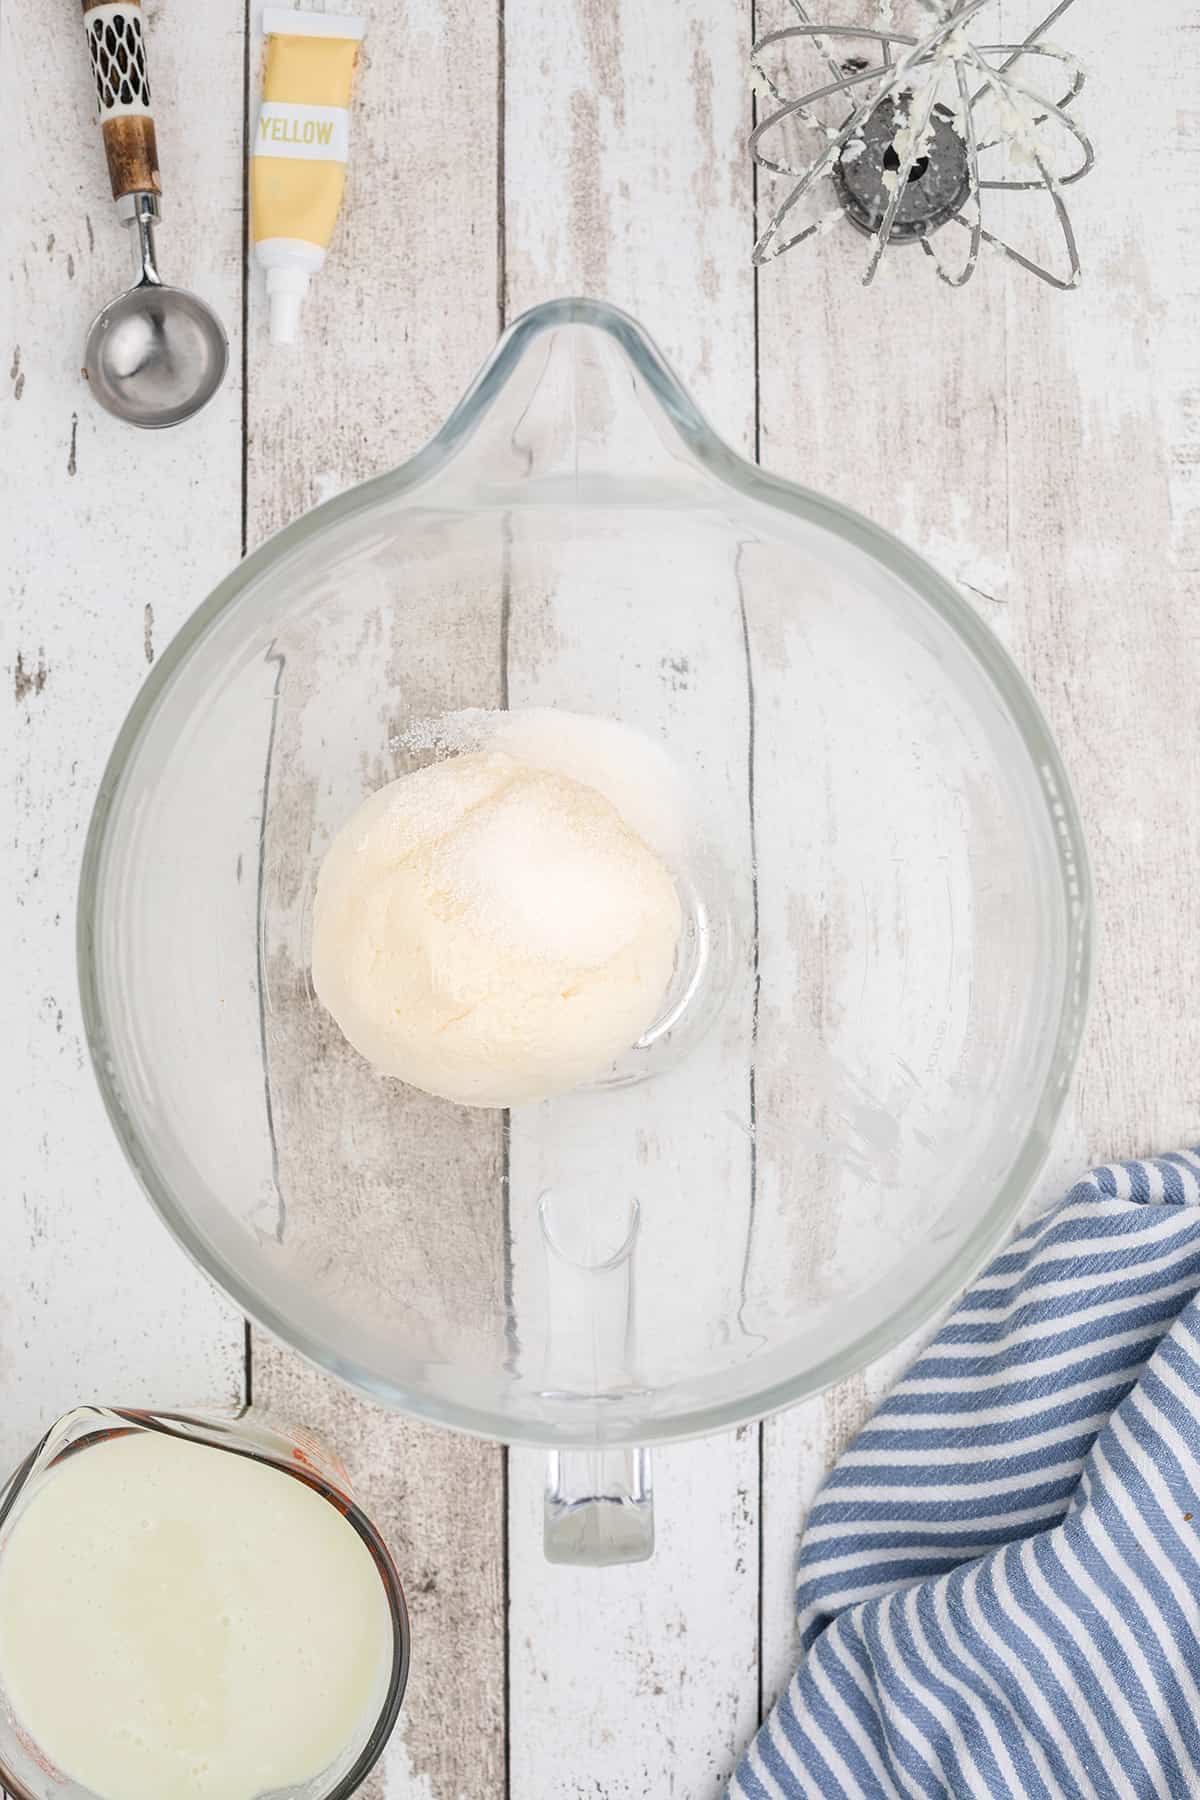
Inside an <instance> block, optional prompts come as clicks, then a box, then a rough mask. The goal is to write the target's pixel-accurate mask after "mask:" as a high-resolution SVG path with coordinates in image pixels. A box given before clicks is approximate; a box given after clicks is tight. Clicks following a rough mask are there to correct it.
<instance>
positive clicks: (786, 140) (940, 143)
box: [750, 0, 1094, 289]
mask: <svg viewBox="0 0 1200 1800" xmlns="http://www.w3.org/2000/svg"><path fill="white" fill-rule="evenodd" d="M995 4H996V0H917V6H916V12H917V15H918V19H919V22H920V24H921V25H923V26H926V27H927V28H926V29H924V30H913V31H902V30H900V29H899V28H898V27H897V25H896V21H895V0H882V4H881V8H880V13H879V18H878V22H877V23H876V24H874V25H860V24H851V23H847V24H837V23H834V22H832V21H814V20H813V19H812V18H810V17H809V14H808V12H807V11H806V8H805V6H804V4H803V0H790V5H791V8H792V11H793V12H794V13H795V15H796V17H797V19H798V21H799V22H798V23H797V24H793V25H788V26H786V27H784V28H782V29H780V30H776V31H769V32H767V33H765V34H764V35H763V36H761V37H760V38H759V39H758V40H757V42H756V43H755V45H754V48H753V51H752V58H751V60H752V65H753V69H754V74H755V80H756V86H757V88H758V91H759V93H760V94H761V95H762V96H764V97H765V98H766V99H768V100H770V101H773V102H777V103H778V104H777V105H776V106H775V108H774V110H772V111H771V112H770V113H769V114H768V115H767V116H766V117H765V118H762V119H760V120H759V121H758V123H757V124H756V125H755V127H754V130H753V131H752V133H751V136H750V150H751V154H752V155H753V157H754V160H755V162H756V163H757V164H758V166H759V167H760V168H761V169H764V170H766V171H767V172H768V173H769V174H770V175H772V176H787V177H792V178H794V185H793V186H792V187H791V188H790V189H789V191H788V192H787V193H786V194H785V196H784V198H783V200H782V201H781V202H780V203H779V204H778V205H777V206H776V207H775V209H774V211H773V212H772V213H771V216H770V219H769V220H768V223H767V225H766V228H765V229H764V230H763V232H762V234H761V235H760V237H759V239H758V242H757V243H756V244H755V246H754V260H755V262H756V263H765V262H768V261H770V260H771V259H772V258H773V257H776V256H779V255H781V254H782V253H783V252H784V251H785V250H790V249H791V248H792V247H793V246H794V245H796V244H800V243H803V242H805V241H806V240H807V239H809V238H813V237H819V236H822V235H824V234H825V233H826V232H828V231H830V230H832V229H833V228H834V227H835V226H836V225H838V224H839V223H840V222H841V220H842V218H843V217H845V218H847V219H849V220H850V222H851V224H852V225H854V226H855V227H857V229H858V230H859V231H861V232H862V233H863V234H864V236H865V237H866V238H867V241H868V245H869V250H868V257H867V267H866V271H865V274H864V276H863V281H864V284H866V283H869V282H871V281H873V280H874V278H875V276H876V274H877V273H878V270H879V267H880V263H881V261H882V258H883V253H884V251H885V250H886V249H888V248H889V246H892V245H896V244H902V243H919V244H920V245H921V248H922V249H923V250H924V251H925V253H926V255H928V256H929V257H931V258H932V259H933V262H934V264H935V266H936V268H937V272H938V274H939V276H940V277H941V279H942V280H943V281H945V282H947V283H949V284H950V286H952V287H961V286H962V285H963V284H964V283H965V282H966V281H968V280H969V279H970V277H971V275H972V274H973V273H974V270H975V266H976V263H977V262H978V259H979V250H980V245H981V244H984V243H986V244H990V245H992V246H993V247H994V248H995V249H997V250H999V251H1001V252H1002V253H1003V254H1004V255H1005V256H1007V257H1010V258H1011V259H1012V261H1014V262H1016V263H1019V264H1020V265H1021V267H1022V268H1025V269H1028V270H1029V271H1030V272H1031V273H1032V274H1034V275H1038V276H1040V277H1041V279H1042V280H1043V281H1046V282H1049V283H1050V285H1051V286H1052V287H1056V288H1064V289H1065V288H1073V287H1075V286H1077V285H1078V282H1079V278H1080V266H1079V255H1078V251H1077V249H1076V243H1075V233H1074V231H1073V229H1072V226H1071V219H1070V215H1069V213H1068V211H1067V207H1066V202H1065V200H1064V198H1063V189H1064V188H1067V187H1070V186H1071V184H1072V183H1074V182H1076V181H1079V180H1081V179H1082V177H1083V176H1084V175H1086V174H1087V172H1088V170H1089V169H1090V168H1091V166H1092V163H1093V160H1094V155H1093V150H1092V146H1091V143H1090V141H1089V139H1088V137H1087V135H1086V133H1085V132H1084V131H1083V129H1082V127H1081V126H1080V124H1079V122H1078V120H1077V119H1076V118H1074V117H1073V116H1072V114H1071V112H1070V110H1069V109H1070V108H1071V106H1072V104H1073V102H1074V101H1075V100H1076V98H1077V97H1078V95H1079V93H1080V91H1081V89H1082V88H1083V84H1084V75H1083V71H1082V69H1081V68H1080V66H1079V64H1078V62H1077V61H1076V60H1075V58H1074V57H1073V56H1071V55H1070V54H1069V53H1068V52H1067V51H1065V50H1062V49H1059V48H1058V47H1057V46H1056V45H1053V44H1050V43H1047V42H1046V39H1045V33H1046V32H1047V31H1048V30H1049V29H1050V28H1051V27H1052V26H1053V25H1054V24H1055V23H1056V21H1057V20H1058V19H1059V18H1061V16H1062V15H1063V13H1065V12H1066V11H1067V9H1068V7H1070V6H1071V4H1072V0H1060V3H1059V4H1058V5H1057V6H1055V7H1054V9H1053V11H1051V12H1050V13H1048V14H1047V15H1046V17H1045V18H1043V19H1041V20H1040V21H1039V22H1038V23H1037V24H1036V25H1035V26H1034V27H1033V28H1032V30H1030V31H1029V32H1028V33H1027V34H1026V35H1025V37H1024V38H1022V39H1021V41H1019V42H1017V43H990V42H983V41H976V36H975V35H970V36H969V35H968V32H967V26H968V25H969V24H970V25H974V24H975V21H976V15H977V14H980V13H982V12H983V11H984V9H985V8H986V7H988V6H993V7H994V6H995ZM805 59H807V61H808V64H809V67H807V68H798V67H797V66H796V65H797V61H799V63H801V64H803V63H804V61H805ZM817 65H819V66H820V70H821V76H817V74H816V66H817ZM1025 65H1029V66H1032V67H1036V68H1037V69H1038V71H1039V72H1040V73H1041V74H1042V75H1043V77H1044V76H1046V75H1049V74H1052V75H1053V76H1054V77H1055V87H1056V90H1058V89H1059V86H1060V84H1061V91H1057V97H1056V98H1053V99H1052V98H1049V97H1048V96H1046V95H1044V94H1043V93H1041V92H1040V91H1039V90H1038V87H1037V86H1035V85H1031V84H1030V81H1029V80H1027V79H1026V74H1027V67H1026V66H1025ZM822 76H823V79H822V78H821V77H822ZM1035 80H1036V76H1035ZM798 88H800V89H801V90H802V91H800V92H797V91H796V90H797V89H798ZM847 105H849V107H850V110H849V111H847V110H846V109H847ZM1064 163H1065V167H1064V166H1060V165H1061V164H1064ZM1034 190H1042V191H1044V192H1045V193H1046V194H1047V195H1048V197H1049V200H1050V203H1051V207H1052V209H1053V217H1054V219H1055V221H1056V223H1057V228H1058V231H1059V233H1060V235H1061V239H1062V243H1063V246H1064V249H1065V256H1066V263H1065V268H1064V270H1063V272H1061V273H1056V272H1055V271H1054V269H1052V268H1051V267H1049V266H1048V265H1047V263H1045V262H1043V261H1040V260H1038V259H1037V257H1035V256H1031V255H1027V254H1025V252H1024V251H1022V250H1019V249H1017V248H1016V247H1015V246H1014V245H1013V244H1012V243H1010V242H1007V241H1006V240H1005V239H1004V238H1003V237H1001V236H1000V235H998V233H997V232H996V231H994V230H992V229H989V228H988V227H987V226H986V225H985V223H984V203H985V202H984V196H985V195H992V196H995V197H996V198H997V199H998V198H999V196H1000V195H1001V194H1003V193H1004V192H1008V193H1020V192H1032V191H1034ZM830 200H832V201H833V204H832V205H831V204H830ZM952 223H953V224H955V225H957V226H958V227H960V229H961V230H962V231H964V232H965V234H966V237H965V253H964V255H963V256H962V257H961V258H960V259H959V260H957V261H953V260H948V259H947V258H946V257H944V256H943V255H942V254H941V248H940V245H939V244H938V243H937V242H936V241H935V240H936V239H938V238H939V237H940V234H941V232H942V230H943V228H944V227H945V226H947V225H949V224H952Z"/></svg>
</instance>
